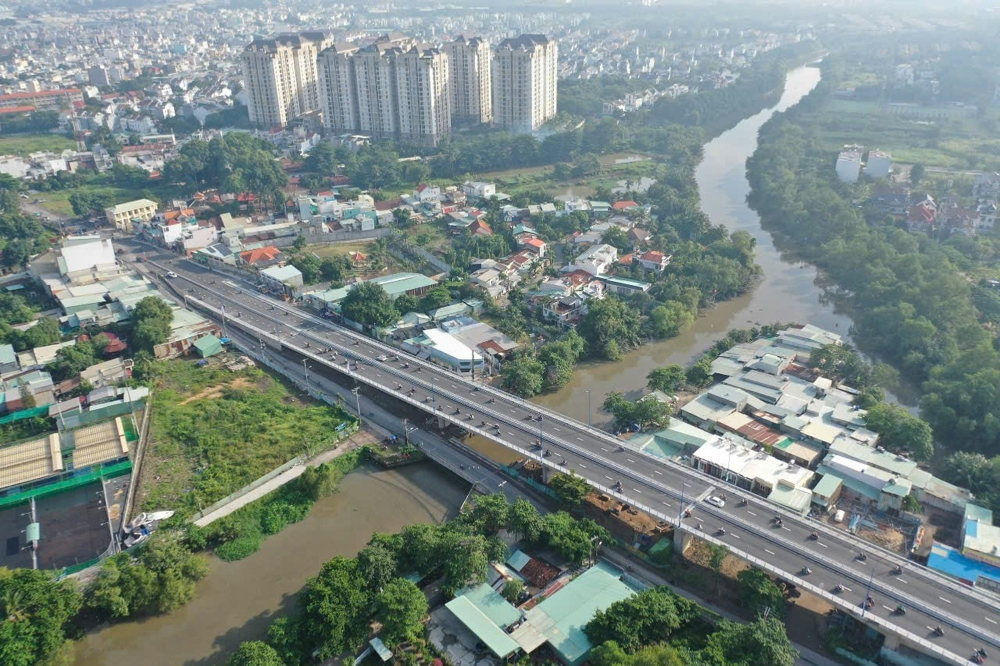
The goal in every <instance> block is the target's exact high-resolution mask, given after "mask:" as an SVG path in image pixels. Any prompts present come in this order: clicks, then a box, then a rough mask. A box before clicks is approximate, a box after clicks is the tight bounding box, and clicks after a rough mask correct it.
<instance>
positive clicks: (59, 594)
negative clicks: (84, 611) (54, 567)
mask: <svg viewBox="0 0 1000 666" xmlns="http://www.w3.org/2000/svg"><path fill="white" fill-rule="evenodd" d="M81 603H82V602H81V598H80V594H79V593H78V592H77V591H76V588H75V587H74V586H73V583H71V582H70V581H62V582H56V580H55V577H54V576H53V575H52V574H51V573H50V572H48V571H37V570H35V569H14V570H10V569H7V568H6V567H0V617H2V618H3V620H2V621H0V663H2V664H5V665H6V666H34V664H40V663H45V661H46V659H47V658H49V657H50V656H52V655H55V654H56V653H57V652H58V651H59V650H61V649H62V648H63V645H64V643H65V642H66V629H67V627H68V626H69V622H70V621H71V620H72V619H73V617H74V616H75V615H76V614H77V612H78V611H79V610H80V607H81Z"/></svg>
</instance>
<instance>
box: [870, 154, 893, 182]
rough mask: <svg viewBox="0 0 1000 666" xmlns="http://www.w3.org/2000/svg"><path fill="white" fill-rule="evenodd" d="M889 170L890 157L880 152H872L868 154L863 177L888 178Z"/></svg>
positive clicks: (890, 164)
mask: <svg viewBox="0 0 1000 666" xmlns="http://www.w3.org/2000/svg"><path fill="white" fill-rule="evenodd" d="M890 168H892V155H890V154H889V153H885V152H882V151H881V150H872V151H871V152H869V153H868V162H867V163H866V164H865V175H867V176H869V177H871V178H888V177H889V169H890Z"/></svg>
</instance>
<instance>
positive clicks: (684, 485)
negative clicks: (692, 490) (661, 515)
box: [677, 483, 690, 525]
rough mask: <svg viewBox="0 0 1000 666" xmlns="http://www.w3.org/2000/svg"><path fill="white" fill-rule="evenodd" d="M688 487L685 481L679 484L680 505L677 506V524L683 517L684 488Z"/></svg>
mask: <svg viewBox="0 0 1000 666" xmlns="http://www.w3.org/2000/svg"><path fill="white" fill-rule="evenodd" d="M688 487H690V486H689V485H688V484H686V483H685V484H683V485H682V486H681V505H680V506H679V507H677V524H678V525H679V524H680V522H681V521H682V520H683V519H684V502H685V499H684V489H685V488H688Z"/></svg>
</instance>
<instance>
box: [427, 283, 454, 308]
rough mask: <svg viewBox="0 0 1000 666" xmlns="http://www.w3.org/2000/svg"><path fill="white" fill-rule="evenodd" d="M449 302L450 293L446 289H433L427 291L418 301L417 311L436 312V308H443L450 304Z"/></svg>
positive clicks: (439, 287) (440, 287) (450, 299)
mask: <svg viewBox="0 0 1000 666" xmlns="http://www.w3.org/2000/svg"><path fill="white" fill-rule="evenodd" d="M451 301H452V298H451V292H450V291H448V288H447V287H442V286H438V287H434V288H433V289H430V290H428V291H427V293H426V294H424V296H423V298H421V299H420V305H419V310H420V311H421V312H428V311H430V310H436V309H437V308H443V307H444V306H446V305H448V304H449V303H451Z"/></svg>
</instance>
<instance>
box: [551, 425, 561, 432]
mask: <svg viewBox="0 0 1000 666" xmlns="http://www.w3.org/2000/svg"><path fill="white" fill-rule="evenodd" d="M553 427H554V428H555V429H556V430H558V431H559V432H562V428H560V427H559V426H553Z"/></svg>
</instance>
